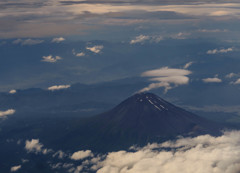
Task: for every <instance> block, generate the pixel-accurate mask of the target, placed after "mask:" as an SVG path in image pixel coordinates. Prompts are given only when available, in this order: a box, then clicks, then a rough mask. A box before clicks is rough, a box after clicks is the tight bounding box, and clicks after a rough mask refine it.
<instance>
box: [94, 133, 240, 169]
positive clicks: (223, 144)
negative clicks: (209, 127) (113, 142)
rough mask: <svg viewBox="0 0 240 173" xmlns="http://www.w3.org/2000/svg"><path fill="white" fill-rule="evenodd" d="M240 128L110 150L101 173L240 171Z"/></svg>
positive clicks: (102, 165)
mask: <svg viewBox="0 0 240 173" xmlns="http://www.w3.org/2000/svg"><path fill="white" fill-rule="evenodd" d="M239 136H240V132H239V131H232V132H225V133H224V134H223V135H222V136H219V137H214V136H210V135H203V136H198V137H194V138H181V139H178V140H177V141H167V142H164V143H162V144H157V143H153V144H149V145H147V146H145V147H143V148H137V149H136V151H125V150H122V151H117V152H110V153H108V154H107V156H106V158H105V159H104V160H103V161H102V162H99V163H98V165H100V166H101V168H100V169H98V171H97V173H112V172H115V173H136V172H137V173H146V172H148V173H156V172H161V173H176V172H184V173H192V172H196V169H197V172H198V173H206V172H207V173H214V172H218V173H238V172H239V170H240V158H239V154H240V146H239V142H240V137H239Z"/></svg>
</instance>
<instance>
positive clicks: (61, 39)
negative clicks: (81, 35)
mask: <svg viewBox="0 0 240 173" xmlns="http://www.w3.org/2000/svg"><path fill="white" fill-rule="evenodd" d="M64 40H65V38H63V37H58V38H53V39H52V42H53V43H60V42H62V41H64Z"/></svg>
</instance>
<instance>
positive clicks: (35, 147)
mask: <svg viewBox="0 0 240 173" xmlns="http://www.w3.org/2000/svg"><path fill="white" fill-rule="evenodd" d="M25 150H27V152H28V153H35V154H38V153H41V154H44V155H45V154H48V153H51V152H53V150H52V149H47V148H43V144H41V143H40V142H39V139H32V140H31V141H30V140H26V141H25Z"/></svg>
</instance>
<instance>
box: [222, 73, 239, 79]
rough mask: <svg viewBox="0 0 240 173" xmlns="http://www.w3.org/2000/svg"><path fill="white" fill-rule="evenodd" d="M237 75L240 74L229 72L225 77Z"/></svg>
mask: <svg viewBox="0 0 240 173" xmlns="http://www.w3.org/2000/svg"><path fill="white" fill-rule="evenodd" d="M235 76H239V74H236V73H229V74H227V75H226V76H225V77H226V78H233V77H235Z"/></svg>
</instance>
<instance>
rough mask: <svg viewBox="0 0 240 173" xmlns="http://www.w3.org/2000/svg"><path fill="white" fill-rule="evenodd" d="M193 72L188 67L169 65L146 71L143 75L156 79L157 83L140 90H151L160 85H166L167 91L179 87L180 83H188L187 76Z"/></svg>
mask: <svg viewBox="0 0 240 173" xmlns="http://www.w3.org/2000/svg"><path fill="white" fill-rule="evenodd" d="M191 73H192V72H191V71H189V70H186V69H175V68H168V67H163V68H160V69H155V70H149V71H146V72H144V73H142V75H141V76H143V77H151V78H150V81H155V83H152V84H150V85H149V86H148V87H145V88H143V89H142V90H140V92H146V91H150V90H152V89H156V88H159V87H164V88H165V92H167V91H168V90H169V89H171V88H173V87H177V86H178V85H185V84H188V82H189V77H187V76H188V75H189V74H191ZM172 85H174V86H172Z"/></svg>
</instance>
